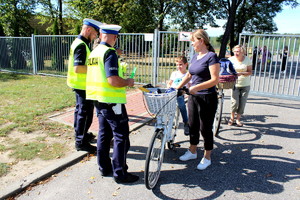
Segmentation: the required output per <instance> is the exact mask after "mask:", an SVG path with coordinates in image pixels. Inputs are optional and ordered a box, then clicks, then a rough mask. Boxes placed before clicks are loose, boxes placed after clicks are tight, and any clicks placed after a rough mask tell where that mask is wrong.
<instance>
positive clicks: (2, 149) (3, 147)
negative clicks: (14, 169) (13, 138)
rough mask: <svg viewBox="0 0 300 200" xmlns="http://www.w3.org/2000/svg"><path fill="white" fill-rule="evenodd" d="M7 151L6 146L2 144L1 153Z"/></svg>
mask: <svg viewBox="0 0 300 200" xmlns="http://www.w3.org/2000/svg"><path fill="white" fill-rule="evenodd" d="M5 150H6V148H5V146H4V145H2V144H0V152H2V151H5Z"/></svg>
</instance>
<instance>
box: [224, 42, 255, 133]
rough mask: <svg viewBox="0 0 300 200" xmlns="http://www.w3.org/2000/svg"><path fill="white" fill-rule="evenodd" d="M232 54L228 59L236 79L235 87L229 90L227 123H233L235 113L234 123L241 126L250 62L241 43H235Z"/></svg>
mask: <svg viewBox="0 0 300 200" xmlns="http://www.w3.org/2000/svg"><path fill="white" fill-rule="evenodd" d="M233 53H234V56H232V57H230V58H229V60H230V61H231V62H232V64H233V67H234V69H235V70H236V72H237V75H238V79H237V82H236V85H235V88H234V89H232V92H231V117H230V120H229V121H228V125H230V126H231V125H233V124H234V118H235V113H236V125H237V126H239V127H241V126H243V123H242V122H241V116H242V114H243V113H244V110H245V106H246V102H247V98H248V95H249V91H250V75H251V74H252V62H251V60H250V59H249V58H248V57H247V56H246V55H245V53H246V50H245V48H244V47H243V46H241V45H236V46H235V47H234V48H233Z"/></svg>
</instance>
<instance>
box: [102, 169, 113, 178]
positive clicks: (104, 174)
mask: <svg viewBox="0 0 300 200" xmlns="http://www.w3.org/2000/svg"><path fill="white" fill-rule="evenodd" d="M99 171H100V174H101V176H110V175H112V173H113V171H112V169H109V170H99Z"/></svg>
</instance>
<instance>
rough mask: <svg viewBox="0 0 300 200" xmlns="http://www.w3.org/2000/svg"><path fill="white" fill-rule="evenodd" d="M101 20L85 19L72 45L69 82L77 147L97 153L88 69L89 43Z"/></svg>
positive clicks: (95, 35)
mask: <svg viewBox="0 0 300 200" xmlns="http://www.w3.org/2000/svg"><path fill="white" fill-rule="evenodd" d="M101 24H102V23H101V22H98V21H96V20H93V19H84V20H83V26H82V29H81V32H80V35H78V37H77V38H76V39H75V40H74V42H73V43H72V45H71V50H70V56H69V65H68V78H67V84H68V86H69V87H71V88H73V91H74V92H75V96H76V108H75V113H74V129H75V147H76V149H77V150H78V151H88V152H89V153H95V152H96V149H97V148H96V147H95V146H93V145H91V144H90V141H91V140H93V139H94V138H95V136H94V135H93V134H92V133H88V130H89V128H90V126H91V124H92V121H93V112H94V105H93V101H91V100H86V91H85V90H86V70H87V59H88V57H89V55H90V52H91V50H90V48H89V46H88V45H89V43H91V42H92V40H94V39H95V38H97V36H98V34H99V26H100V25H101Z"/></svg>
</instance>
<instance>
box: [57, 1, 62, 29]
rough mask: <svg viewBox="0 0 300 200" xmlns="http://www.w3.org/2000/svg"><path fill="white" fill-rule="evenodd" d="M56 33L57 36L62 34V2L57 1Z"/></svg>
mask: <svg viewBox="0 0 300 200" xmlns="http://www.w3.org/2000/svg"><path fill="white" fill-rule="evenodd" d="M58 8H59V12H58V33H59V35H62V34H63V21H62V0H58Z"/></svg>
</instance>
